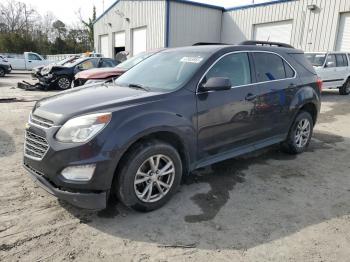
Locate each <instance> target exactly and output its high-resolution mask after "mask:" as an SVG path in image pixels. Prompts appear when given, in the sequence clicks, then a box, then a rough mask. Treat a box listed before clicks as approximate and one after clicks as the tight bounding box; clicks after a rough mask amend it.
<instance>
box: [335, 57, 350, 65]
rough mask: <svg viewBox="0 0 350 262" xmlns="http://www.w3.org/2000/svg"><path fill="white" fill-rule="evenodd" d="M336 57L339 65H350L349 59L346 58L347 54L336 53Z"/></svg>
mask: <svg viewBox="0 0 350 262" xmlns="http://www.w3.org/2000/svg"><path fill="white" fill-rule="evenodd" d="M335 59H336V61H337V67H344V66H348V60H347V59H346V55H345V54H339V55H335Z"/></svg>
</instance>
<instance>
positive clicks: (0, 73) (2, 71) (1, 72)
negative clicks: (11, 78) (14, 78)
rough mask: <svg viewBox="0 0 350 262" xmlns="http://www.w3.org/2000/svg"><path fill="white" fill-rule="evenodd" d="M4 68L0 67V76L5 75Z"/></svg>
mask: <svg viewBox="0 0 350 262" xmlns="http://www.w3.org/2000/svg"><path fill="white" fill-rule="evenodd" d="M5 74H6V73H5V69H3V68H0V77H2V76H5Z"/></svg>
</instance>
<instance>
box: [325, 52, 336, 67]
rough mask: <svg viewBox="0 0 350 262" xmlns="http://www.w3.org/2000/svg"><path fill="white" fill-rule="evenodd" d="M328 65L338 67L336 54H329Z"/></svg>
mask: <svg viewBox="0 0 350 262" xmlns="http://www.w3.org/2000/svg"><path fill="white" fill-rule="evenodd" d="M326 67H328V68H329V67H336V59H335V55H328V56H327V59H326Z"/></svg>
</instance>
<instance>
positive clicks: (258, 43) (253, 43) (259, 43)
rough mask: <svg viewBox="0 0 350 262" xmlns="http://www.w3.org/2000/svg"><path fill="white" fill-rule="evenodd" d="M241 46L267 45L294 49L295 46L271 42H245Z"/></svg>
mask: <svg viewBox="0 0 350 262" xmlns="http://www.w3.org/2000/svg"><path fill="white" fill-rule="evenodd" d="M239 45H262V46H264V45H267V46H277V47H286V48H294V47H293V46H291V45H288V44H285V43H279V42H269V41H255V40H248V41H243V42H241V43H239Z"/></svg>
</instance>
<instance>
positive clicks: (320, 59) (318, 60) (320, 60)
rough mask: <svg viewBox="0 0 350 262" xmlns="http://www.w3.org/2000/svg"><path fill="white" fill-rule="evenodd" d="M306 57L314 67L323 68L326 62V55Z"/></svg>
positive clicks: (307, 55)
mask: <svg viewBox="0 0 350 262" xmlns="http://www.w3.org/2000/svg"><path fill="white" fill-rule="evenodd" d="M305 56H306V58H307V60H309V62H310V63H311V64H312V65H313V66H323V64H324V61H325V60H326V54H320V53H305Z"/></svg>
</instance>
